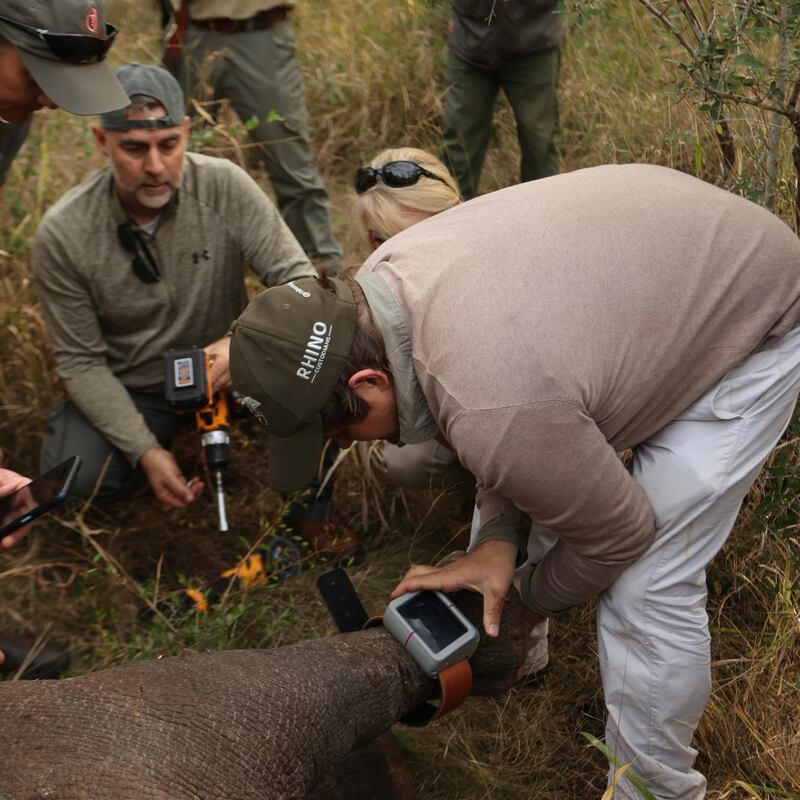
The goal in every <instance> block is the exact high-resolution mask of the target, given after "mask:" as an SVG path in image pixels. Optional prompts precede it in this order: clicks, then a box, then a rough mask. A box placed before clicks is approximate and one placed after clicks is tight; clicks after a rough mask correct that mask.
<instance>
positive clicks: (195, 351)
mask: <svg viewBox="0 0 800 800" xmlns="http://www.w3.org/2000/svg"><path fill="white" fill-rule="evenodd" d="M164 365H165V369H166V396H167V402H168V403H169V404H170V405H171V406H172V407H173V408H174V409H175V410H176V411H179V412H180V411H194V412H195V420H196V421H197V430H198V431H200V443H201V445H202V447H203V452H204V453H205V458H206V464H207V465H208V469H209V470H210V471H211V473H212V474H213V475H214V482H215V483H216V491H217V509H218V511H219V529H220V530H221V531H227V530H228V519H227V517H226V514H225V493H224V491H223V487H222V470H223V469H225V467H226V466H227V465H228V447H229V444H230V434H229V432H228V431H229V429H230V405H229V402H228V395H227V393H225V392H215V391H214V390H213V387H212V385H211V360H210V358H209V356H208V354H207V353H205V352H204V351H203V350H202V349H201V348H199V347H193V348H192V349H191V350H169V351H168V352H167V353H165V354H164Z"/></svg>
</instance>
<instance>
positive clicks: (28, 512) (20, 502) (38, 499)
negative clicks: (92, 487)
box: [0, 456, 81, 539]
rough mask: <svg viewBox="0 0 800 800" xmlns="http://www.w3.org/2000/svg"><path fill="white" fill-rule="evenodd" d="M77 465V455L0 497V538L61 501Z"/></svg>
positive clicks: (67, 494)
mask: <svg viewBox="0 0 800 800" xmlns="http://www.w3.org/2000/svg"><path fill="white" fill-rule="evenodd" d="M80 464H81V460H80V458H79V457H78V456H72V458H68V459H67V460H66V461H65V462H64V463H63V464H59V465H58V466H57V467H54V468H53V469H51V470H50V471H49V472H45V473H44V474H43V475H40V476H39V477H38V478H34V479H33V480H32V481H31V482H30V483H29V484H27V486H23V487H22V488H21V489H17V491H16V492H12V493H11V494H9V495H6V496H5V497H0V539H2V538H3V537H4V536H6V535H7V534H9V533H13V532H14V531H15V530H17V528H21V527H22V526H23V525H27V524H28V523H29V522H32V521H33V520H35V519H36V518H37V517H40V516H41V515H42V514H46V513H47V512H48V511H50V509H52V508H55V506H57V505H58V504H59V503H63V502H64V500H66V499H67V497H68V496H69V490H70V487H71V486H72V481H73V480H74V479H75V475H76V474H77V473H78V469H80Z"/></svg>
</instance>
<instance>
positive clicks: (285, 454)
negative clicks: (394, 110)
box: [230, 278, 357, 491]
mask: <svg viewBox="0 0 800 800" xmlns="http://www.w3.org/2000/svg"><path fill="white" fill-rule="evenodd" d="M328 281H329V284H330V285H331V286H332V288H333V291H329V290H328V289H326V288H324V287H323V286H322V284H321V283H320V281H319V279H317V278H299V279H298V280H296V281H291V282H289V283H287V284H284V285H283V286H276V287H273V288H271V289H267V290H266V291H264V292H262V293H261V294H259V295H257V296H256V298H255V299H254V300H253V301H252V302H251V303H250V305H248V306H247V308H246V309H245V310H244V312H243V313H242V315H241V316H240V317H239V319H238V320H237V321H236V322H235V323H234V327H233V335H232V338H231V348H230V368H231V377H232V379H233V386H234V389H236V391H237V392H238V393H239V394H240V395H242V397H243V404H244V405H245V407H246V408H247V409H248V410H249V411H250V412H251V413H253V415H254V416H255V417H256V418H257V419H258V421H259V422H260V423H261V424H262V425H264V426H266V428H267V430H268V431H269V452H270V479H269V483H270V486H271V487H272V488H273V489H277V490H280V491H294V490H299V489H302V488H303V487H305V486H306V485H307V484H308V482H309V481H310V480H311V478H313V477H314V475H315V474H316V472H317V469H318V467H319V464H320V460H321V456H322V449H323V446H324V435H323V429H322V418H321V416H320V412H321V410H322V408H323V406H324V405H325V403H327V401H328V399H329V398H330V397H331V395H332V394H333V392H334V390H335V388H336V386H337V384H338V383H339V379H340V378H341V375H342V371H343V369H344V365H345V362H346V360H347V358H348V356H349V355H350V351H351V349H352V346H353V338H354V336H355V331H356V318H357V313H356V304H355V300H354V299H353V293H352V291H351V290H350V287H349V286H347V284H346V283H344V282H343V281H341V280H339V279H338V278H329V279H328Z"/></svg>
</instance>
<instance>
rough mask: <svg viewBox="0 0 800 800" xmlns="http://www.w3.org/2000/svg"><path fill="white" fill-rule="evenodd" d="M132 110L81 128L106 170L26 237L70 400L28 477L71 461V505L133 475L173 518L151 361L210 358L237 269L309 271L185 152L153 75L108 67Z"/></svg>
mask: <svg viewBox="0 0 800 800" xmlns="http://www.w3.org/2000/svg"><path fill="white" fill-rule="evenodd" d="M118 75H119V77H120V78H121V80H122V83H123V85H124V86H125V89H126V90H127V91H128V93H129V94H130V95H131V96H132V98H133V101H134V102H133V103H132V105H131V106H129V107H128V109H126V110H124V111H120V112H114V113H112V114H105V115H103V116H102V117H101V120H100V125H99V126H97V127H95V128H94V133H95V137H96V138H97V142H98V145H99V146H100V148H101V149H102V150H103V152H105V153H106V154H107V155H108V157H109V159H110V166H109V167H108V168H106V169H104V170H102V171H100V172H99V173H97V174H95V175H94V176H92V177H90V178H89V179H88V180H86V181H85V182H84V183H82V184H81V185H79V186H77V187H76V188H74V189H72V190H71V191H69V192H68V193H67V194H66V195H65V196H64V197H63V198H61V200H60V201H59V202H58V203H57V204H56V205H55V206H53V208H51V209H50V211H49V212H48V213H47V214H46V216H45V218H44V220H43V221H42V224H41V226H40V228H39V230H38V232H37V235H36V241H35V244H34V253H33V273H34V277H35V280H36V284H37V289H38V293H39V298H40V300H41V303H42V307H43V310H44V315H45V320H46V322H47V327H48V330H49V333H50V337H51V339H52V343H53V351H54V355H55V358H56V362H57V364H58V370H59V374H60V375H61V377H62V378H63V380H64V384H65V386H66V389H67V393H68V395H69V400H67V401H65V402H62V403H59V404H58V405H56V406H55V407H54V408H53V409H52V410H51V413H50V418H49V420H48V427H47V432H46V434H45V441H44V445H43V449H42V468H43V469H46V468H48V467H50V466H52V465H54V464H55V463H58V462H59V461H60V460H62V458H63V457H65V455H66V454H71V453H73V452H78V453H80V454H81V456H82V459H83V462H84V463H83V467H82V470H81V473H80V484H79V485H78V486H77V487H76V490H77V491H78V493H81V494H83V495H84V496H86V495H88V494H90V493H91V492H92V490H93V489H94V486H95V482H96V481H97V479H98V476H99V474H100V471H101V469H102V467H103V463H104V461H105V459H106V457H107V455H108V454H109V453H110V454H111V456H112V458H111V462H110V464H109V467H108V469H107V470H106V473H105V476H104V479H103V482H102V484H101V486H100V487H99V490H98V497H103V496H106V497H109V496H114V495H117V494H120V493H121V492H123V491H124V490H125V489H127V487H128V485H129V483H130V480H131V478H132V477H133V467H135V466H136V465H139V466H141V467H142V468H143V470H144V472H145V474H146V476H147V479H148V480H149V482H150V484H151V486H152V488H153V490H154V492H155V494H156V496H157V497H158V498H159V499H161V500H162V501H164V502H166V503H168V504H170V505H174V506H176V507H182V506H184V505H186V504H187V503H189V502H191V501H192V500H194V499H195V497H196V495H197V492H198V491H199V488H200V487H199V485H194V486H192V487H189V488H187V485H186V480H185V478H184V476H183V475H182V474H181V472H180V469H179V468H178V465H177V463H176V462H175V459H174V458H173V456H172V454H171V453H170V452H169V449H168V448H169V444H170V442H171V439H172V437H173V435H174V434H175V432H176V431H177V429H178V427H179V426H181V425H182V424H183V421H184V420H186V419H187V417H185V416H183V417H179V416H178V415H176V414H175V413H174V412H173V411H172V410H171V409H170V408H169V407H168V406H167V405H166V402H165V401H164V399H163V395H164V386H163V360H162V354H163V353H164V352H165V351H166V350H168V349H170V348H186V347H191V346H194V345H198V346H203V347H206V350H207V351H211V352H214V353H215V354H216V355H217V360H216V363H215V364H214V372H213V377H214V379H215V383H216V385H217V386H218V387H219V388H224V386H225V384H226V382H227V381H228V377H227V342H228V339H227V337H226V333H227V331H228V328H229V326H230V324H231V322H232V320H233V319H234V318H235V317H236V315H237V314H238V313H239V312H240V311H241V309H242V308H243V307H244V305H245V303H246V295H245V284H244V278H245V270H246V267H248V266H249V267H251V268H252V269H253V270H254V271H255V273H256V275H257V276H258V277H259V278H260V279H261V281H262V282H264V283H268V284H275V283H282V282H285V281H289V280H292V279H293V278H298V277H301V276H306V275H313V274H315V273H314V271H313V269H312V267H311V265H310V264H309V261H308V259H307V257H306V256H305V254H304V253H303V250H302V248H301V247H300V245H299V244H298V243H297V241H296V240H295V238H294V237H293V236H292V234H291V233H290V231H289V229H288V228H287V226H286V224H285V223H284V221H283V220H282V219H281V216H280V214H279V213H278V211H277V210H276V208H275V207H274V205H273V204H272V202H271V201H270V200H269V199H268V198H267V197H266V195H265V194H264V193H263V192H262V191H261V189H260V188H259V187H258V185H257V184H256V183H255V182H254V181H253V180H252V179H251V178H250V177H249V176H248V175H247V174H246V173H245V172H244V171H243V170H242V169H240V168H239V167H237V166H235V165H233V164H232V163H231V162H229V161H228V160H225V159H217V158H208V157H205V156H200V155H194V154H186V153H185V148H186V143H187V138H188V120H187V119H186V118H185V117H184V113H183V94H182V92H181V90H180V87H179V86H178V83H177V81H175V79H174V78H172V76H170V75H169V73H167V72H166V71H165V70H162V69H161V68H158V67H143V66H140V65H132V66H129V67H123V68H121V69H120V70H118Z"/></svg>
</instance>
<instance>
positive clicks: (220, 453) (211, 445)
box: [200, 428, 231, 470]
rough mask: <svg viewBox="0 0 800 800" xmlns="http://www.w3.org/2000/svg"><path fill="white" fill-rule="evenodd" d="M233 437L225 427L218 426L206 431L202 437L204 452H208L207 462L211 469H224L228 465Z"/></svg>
mask: <svg viewBox="0 0 800 800" xmlns="http://www.w3.org/2000/svg"><path fill="white" fill-rule="evenodd" d="M230 441H231V437H230V434H229V433H228V431H227V430H225V429H224V428H217V430H215V431H206V432H205V433H204V434H203V435H202V436H201V437H200V443H201V444H202V445H203V452H204V453H205V454H206V464H208V467H209V469H212V470H218V469H224V468H225V467H226V466H227V465H228V446H229V445H230Z"/></svg>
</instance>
